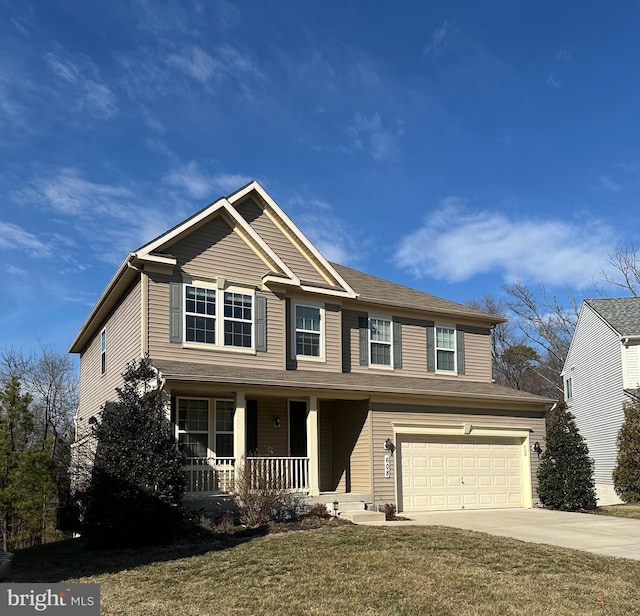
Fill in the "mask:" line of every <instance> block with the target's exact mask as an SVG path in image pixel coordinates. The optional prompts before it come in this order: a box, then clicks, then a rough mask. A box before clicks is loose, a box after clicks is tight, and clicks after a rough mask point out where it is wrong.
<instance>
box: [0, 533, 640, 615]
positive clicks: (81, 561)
mask: <svg viewBox="0 0 640 616" xmlns="http://www.w3.org/2000/svg"><path fill="white" fill-rule="evenodd" d="M11 580H12V581H14V582H27V581H28V582H36V581H39V582H58V581H75V582H98V583H100V584H101V593H102V612H101V613H102V614H103V615H106V616H116V615H127V616H155V615H165V614H166V615H169V614H171V615H172V616H208V615H214V614H215V615H220V616H226V615H243V616H244V615H246V616H260V615H269V616H277V615H287V616H296V615H303V614H304V615H322V616H326V615H327V614H349V615H350V614H353V615H358V616H361V615H374V614H375V615H389V616H390V615H394V616H402V615H414V614H415V615H420V616H423V615H430V614H438V615H443V616H447V615H451V616H470V615H476V614H482V615H488V616H492V615H493V616H498V615H501V616H502V615H505V614H527V615H543V614H544V615H545V616H553V615H563V616H564V615H567V614H580V615H589V614H603V615H604V614H606V615H617V614H620V615H623V614H624V615H628V614H637V613H640V585H639V584H638V580H640V562H635V561H630V560H625V559H614V558H608V557H602V556H595V555H591V554H588V553H583V552H577V551H572V550H565V549H561V548H554V547H549V546H542V545H536V544H528V543H523V542H520V541H516V540H512V539H504V538H498V537H492V536H489V535H485V534H482V533H472V532H469V531H463V530H457V529H451V528H442V527H404V528H393V527H364V526H352V525H341V526H336V527H324V528H318V529H315V530H307V531H298V532H289V533H281V534H271V535H264V534H262V535H261V534H256V535H254V536H245V537H240V538H236V539H233V540H225V541H219V542H214V543H208V544H201V545H199V546H193V545H185V546H182V547H180V546H171V547H158V548H147V549H139V550H119V551H97V552H91V551H88V550H85V549H84V548H83V547H82V544H81V543H80V542H79V541H67V542H62V543H59V544H50V545H46V546H41V547H39V548H32V549H29V550H23V551H19V552H17V553H16V555H15V558H14V562H13V566H12V571H11Z"/></svg>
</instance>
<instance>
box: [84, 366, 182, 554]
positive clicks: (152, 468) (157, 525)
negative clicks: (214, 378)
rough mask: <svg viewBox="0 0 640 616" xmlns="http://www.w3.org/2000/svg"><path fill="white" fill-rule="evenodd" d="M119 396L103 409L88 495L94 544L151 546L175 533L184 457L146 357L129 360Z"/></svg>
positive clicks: (87, 522) (88, 530) (87, 528)
mask: <svg viewBox="0 0 640 616" xmlns="http://www.w3.org/2000/svg"><path fill="white" fill-rule="evenodd" d="M122 376H123V380H124V385H123V386H122V387H121V388H118V389H117V390H116V391H117V400H116V401H115V402H113V403H109V404H106V405H105V406H104V407H103V409H102V414H101V421H100V423H96V424H95V425H94V429H93V435H94V437H95V439H96V441H97V448H96V455H95V459H94V463H93V470H92V474H91V480H90V482H89V486H88V488H87V491H86V494H85V496H84V503H85V506H86V509H85V516H84V535H85V537H86V538H87V540H88V541H89V543H90V545H93V546H101V547H115V546H124V545H140V544H153V543H162V542H163V541H168V540H170V539H171V538H172V537H173V534H174V532H175V530H176V523H177V521H178V519H179V517H180V515H181V509H180V502H181V499H182V495H183V493H184V488H185V478H184V456H183V454H182V453H181V452H180V451H179V450H178V448H177V446H176V442H175V439H174V437H173V433H172V430H171V427H170V425H169V422H168V421H167V419H166V417H165V411H164V400H163V397H162V392H160V391H158V390H157V388H156V387H155V386H154V384H155V383H156V380H157V375H156V373H155V371H154V369H153V367H152V366H151V364H150V362H149V360H148V359H146V358H145V359H142V360H140V362H134V363H132V364H130V365H129V366H128V367H127V369H126V370H125V372H124V373H123V375H122Z"/></svg>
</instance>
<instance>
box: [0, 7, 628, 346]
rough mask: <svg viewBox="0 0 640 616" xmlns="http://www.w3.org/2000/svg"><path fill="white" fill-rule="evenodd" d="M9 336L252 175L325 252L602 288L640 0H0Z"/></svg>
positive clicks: (23, 333)
mask: <svg viewBox="0 0 640 616" xmlns="http://www.w3.org/2000/svg"><path fill="white" fill-rule="evenodd" d="M0 16H1V19H0V196H1V201H0V258H1V259H2V264H3V267H2V268H0V285H1V286H0V288H1V289H2V301H1V303H0V306H1V308H0V347H2V346H5V345H15V346H17V347H21V348H23V349H30V348H34V347H36V346H37V340H38V339H40V340H41V341H42V342H44V343H46V344H51V345H52V346H53V347H54V348H55V349H57V350H59V351H65V350H66V348H67V346H68V344H69V343H70V341H71V340H72V339H73V337H74V335H75V333H76V332H77V330H78V328H79V327H80V325H81V323H82V321H83V320H84V318H85V316H86V314H87V313H88V311H89V309H90V307H91V306H92V305H93V302H94V301H95V300H96V299H97V297H98V296H99V294H100V292H101V291H102V289H103V288H104V286H105V285H106V283H107V282H108V280H109V279H110V278H111V276H112V274H113V272H114V271H115V269H116V267H117V265H118V264H119V263H120V262H121V261H122V259H123V258H124V257H125V255H126V254H127V252H129V251H131V250H134V249H136V248H137V247H138V246H140V245H142V244H143V243H145V242H146V241H148V240H149V239H151V238H152V237H155V236H156V235H157V234H159V233H161V232H162V231H164V230H165V229H167V228H169V227H171V226H173V225H174V224H175V223H177V222H179V221H180V220H182V219H183V218H185V217H187V216H188V215H190V214H192V213H193V212H194V211H196V210H198V209H200V208H201V207H203V206H205V205H206V204H208V203H210V202H211V201H213V200H215V199H216V198H217V197H219V196H221V195H224V194H228V193H230V192H232V191H233V190H235V189H236V188H238V187H239V186H241V185H242V184H244V183H246V182H247V181H248V180H249V179H252V178H255V179H257V180H259V181H260V182H261V183H262V184H263V186H264V187H265V188H266V189H267V191H268V192H269V193H270V194H271V196H272V197H273V198H274V199H275V200H276V202H277V203H279V204H280V205H281V206H282V207H283V208H284V209H285V211H286V212H287V213H288V214H289V215H290V216H291V217H292V218H293V220H294V221H295V222H297V223H298V225H299V226H300V227H301V228H302V230H303V231H305V232H306V233H307V235H308V236H309V237H310V238H311V239H312V241H314V242H315V243H316V245H317V246H318V247H319V248H320V249H321V250H322V251H323V252H324V253H325V255H326V256H328V257H329V258H331V259H333V260H337V261H340V262H342V263H344V264H345V265H350V266H353V267H356V268H359V269H362V270H364V271H367V272H369V273H372V274H375V275H378V276H383V277H385V278H389V279H392V280H395V281H397V282H400V283H403V284H406V285H409V286H412V287H416V288H419V289H422V290H424V291H428V292H430V293H434V294H436V295H441V296H443V297H447V298H449V299H452V300H456V301H460V302H466V301H468V300H470V299H473V298H479V297H481V296H482V295H484V294H485V293H492V294H496V295H500V293H501V285H502V284H503V283H505V282H509V281H515V280H521V281H523V282H525V283H526V284H528V285H532V286H533V285H537V284H539V283H544V284H546V285H547V287H548V288H549V289H551V290H555V289H556V288H557V289H558V290H559V292H562V289H563V288H564V285H565V284H567V283H569V284H571V285H572V286H574V287H575V288H576V289H578V292H579V293H582V292H584V293H586V294H587V295H589V290H588V287H589V284H590V282H591V281H592V280H593V279H594V278H598V277H599V275H600V270H601V268H602V267H603V266H604V264H605V259H606V256H607V254H608V253H610V252H611V250H612V249H613V247H614V246H616V245H619V244H623V243H625V242H628V241H631V240H633V238H634V237H637V233H638V203H639V202H640V201H639V199H638V197H639V193H640V185H639V180H640V141H639V137H640V135H639V128H640V124H639V123H638V110H639V109H640V79H638V59H639V58H640V37H639V36H638V26H639V23H640V4H638V3H637V2H619V3H609V5H606V6H605V5H604V4H602V3H584V2H562V3H558V2H535V3H534V2H519V1H517V0H515V1H514V0H508V1H504V2H497V1H496V2H482V3H480V2H471V1H470V2H428V3H427V2H402V3H391V2H382V1H381V2H365V1H348V0H343V1H341V2H322V3H319V2H318V3H311V2H300V1H299V0H298V1H295V2H294V1H291V2H289V1H278V2H275V1H270V0H263V1H260V2H248V1H247V2H242V3H240V2H237V3H234V2H231V1H227V0H218V1H213V0H212V1H204V0H201V1H199V2H186V1H185V2H162V3H158V2H151V0H135V1H130V2H125V1H121V2H98V1H92V2H86V1H74V0H49V1H47V2H27V1H22V0H0Z"/></svg>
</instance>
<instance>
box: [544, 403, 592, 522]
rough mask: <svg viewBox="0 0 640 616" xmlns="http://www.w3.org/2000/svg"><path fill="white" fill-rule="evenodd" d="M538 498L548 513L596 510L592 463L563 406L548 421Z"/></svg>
mask: <svg viewBox="0 0 640 616" xmlns="http://www.w3.org/2000/svg"><path fill="white" fill-rule="evenodd" d="M538 495H539V496H540V500H541V501H542V503H543V504H544V505H545V506H546V507H549V508H550V509H560V510H562V511H576V510H577V509H591V508H593V507H594V506H595V502H596V500H597V499H596V493H595V485H594V481H593V460H592V459H591V458H590V457H589V448H588V447H587V444H586V442H585V440H584V438H583V437H582V436H581V434H580V432H579V431H578V427H577V426H576V422H575V418H574V416H573V414H572V413H571V412H570V411H569V410H568V408H567V405H566V403H564V402H560V403H558V405H557V406H556V407H555V408H554V409H553V410H551V411H549V415H548V417H547V446H546V450H545V451H544V452H543V453H542V456H541V458H540V466H539V468H538Z"/></svg>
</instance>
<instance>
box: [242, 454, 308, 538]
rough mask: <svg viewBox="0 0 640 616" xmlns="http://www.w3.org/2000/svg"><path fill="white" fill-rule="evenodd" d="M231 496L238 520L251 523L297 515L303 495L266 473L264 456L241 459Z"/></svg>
mask: <svg viewBox="0 0 640 616" xmlns="http://www.w3.org/2000/svg"><path fill="white" fill-rule="evenodd" d="M234 499H235V501H236V504H237V506H238V510H239V512H240V520H241V522H242V523H243V524H246V525H247V526H250V527H257V526H263V525H265V524H267V523H269V522H284V521H286V520H291V519H296V518H298V517H299V516H300V515H301V513H302V511H303V508H304V504H303V502H302V499H301V498H300V497H299V496H296V495H294V494H291V493H290V492H289V491H288V490H287V489H286V488H284V487H283V482H282V480H281V479H280V477H277V476H275V477H272V476H271V475H270V473H269V468H268V463H267V458H253V459H252V460H250V461H247V462H243V463H242V464H241V466H240V468H239V470H238V473H237V475H236V481H235V487H234Z"/></svg>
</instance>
